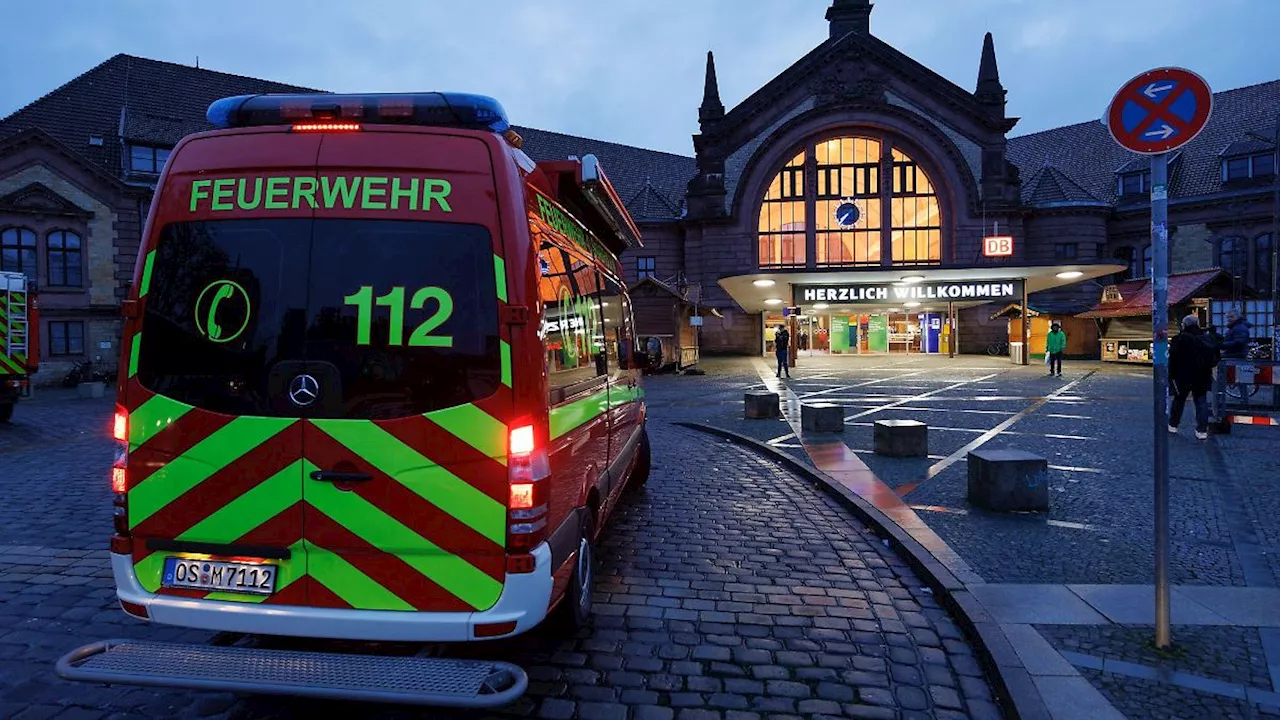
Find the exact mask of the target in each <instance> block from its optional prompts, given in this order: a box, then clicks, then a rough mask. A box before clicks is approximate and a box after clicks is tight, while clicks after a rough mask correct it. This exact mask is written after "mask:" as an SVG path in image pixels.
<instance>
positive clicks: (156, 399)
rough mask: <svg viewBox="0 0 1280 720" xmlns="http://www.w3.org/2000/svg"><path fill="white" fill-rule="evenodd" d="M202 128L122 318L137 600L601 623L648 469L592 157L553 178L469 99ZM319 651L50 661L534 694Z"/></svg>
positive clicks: (148, 676) (312, 682)
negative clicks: (618, 534) (615, 532)
mask: <svg viewBox="0 0 1280 720" xmlns="http://www.w3.org/2000/svg"><path fill="white" fill-rule="evenodd" d="M209 119H210V121H211V122H212V123H213V124H214V125H215V127H217V128H218V129H216V130H213V131H210V132H203V133H198V134H195V135H191V136H189V137H187V138H185V139H184V140H182V142H180V143H179V144H178V146H177V147H176V148H175V149H174V150H173V153H172V154H171V155H170V157H169V161H168V163H167V165H166V167H165V170H164V172H163V175H162V177H161V179H160V183H159V187H158V191H157V195H156V198H155V201H154V203H153V205H152V207H151V211H150V215H149V217H148V219H147V224H146V230H145V241H144V243H143V247H142V251H141V253H140V257H139V261H138V265H137V269H136V270H135V274H134V282H133V286H132V289H131V292H130V295H129V298H128V300H127V301H126V303H125V307H124V315H125V335H124V342H123V343H122V344H123V356H122V362H121V363H120V366H121V370H120V377H119V384H118V388H117V393H118V408H117V411H116V415H115V421H114V435H115V439H116V440H117V441H118V442H119V452H118V456H117V459H116V461H115V464H114V468H113V469H112V471H111V472H112V475H111V486H112V491H113V493H114V496H115V517H114V531H115V532H114V534H113V535H112V537H111V563H112V567H113V570H114V575H115V581H116V585H117V593H118V596H119V601H120V604H121V606H122V607H123V609H124V611H125V612H127V613H129V614H130V615H133V616H135V617H138V618H142V619H146V620H149V621H151V622H155V623H162V624H168V625H177V626H183V627H189V628H202V629H208V630H215V631H223V632H225V633H240V634H245V635H248V636H251V637H252V636H259V635H272V636H291V637H308V638H326V639H339V640H359V641H393V642H409V643H462V642H471V641H477V640H488V639H493V638H503V637H509V636H513V635H517V634H520V633H524V632H526V631H528V630H529V629H531V628H533V627H534V626H537V625H539V624H540V623H542V622H543V621H544V619H547V618H548V616H549V615H553V614H555V613H559V614H560V615H561V618H562V619H563V620H564V621H566V623H567V625H568V626H569V627H571V628H572V627H576V626H581V625H582V624H584V623H586V622H587V621H588V619H589V615H590V612H591V586H592V567H593V547H594V545H595V543H596V540H597V538H598V537H599V535H600V533H601V529H602V528H603V527H604V526H605V524H606V521H607V519H608V518H609V515H610V512H611V511H612V510H613V508H614V507H615V505H616V504H617V502H618V500H619V496H620V493H621V492H622V490H623V489H624V487H625V486H626V485H628V483H629V482H630V483H642V482H644V480H645V479H646V478H647V475H648V472H649V443H648V438H647V434H646V432H645V427H644V423H645V406H644V402H643V395H644V394H643V390H642V389H641V387H640V371H641V369H642V368H641V367H640V365H641V364H643V363H644V361H645V355H644V353H642V352H639V351H638V348H637V346H636V342H635V336H634V332H633V330H632V326H633V321H632V312H631V305H630V301H629V299H628V296H627V292H626V289H625V286H624V284H623V280H622V272H621V269H620V267H619V264H618V255H619V254H620V253H621V252H622V251H623V250H624V249H626V248H629V247H637V246H639V244H640V237H639V231H638V230H637V228H636V226H635V224H634V223H633V222H632V220H631V218H630V217H629V215H628V214H627V212H626V210H625V208H624V206H623V204H622V203H621V202H620V200H619V198H618V196H617V194H616V192H615V190H614V189H613V187H612V185H611V184H610V182H609V180H608V179H607V178H606V176H605V174H604V172H603V170H602V169H601V167H600V164H599V162H597V160H596V158H595V157H593V156H590V155H588V156H585V157H582V158H569V159H565V160H562V161H556V162H542V163H534V162H533V161H531V160H530V159H529V157H528V156H527V155H526V154H525V153H524V152H523V151H521V150H520V144H521V140H520V138H519V136H518V135H517V134H515V133H514V131H512V130H511V128H510V126H509V124H508V121H507V118H506V115H505V112H504V111H503V109H502V107H501V106H500V105H499V104H498V103H497V102H496V101H494V100H493V99H491V98H487V97H483V96H476V95H465V94H448V93H421V94H371V95H328V94H314V95H257V96H239V97H234V98H227V99H224V100H220V101H218V102H216V103H214V104H213V105H211V106H210V108H209ZM296 654H297V653H294V655H296ZM306 657H307V663H306V667H307V668H309V670H308V671H307V672H306V673H300V672H299V670H298V668H299V665H298V663H297V662H295V660H296V658H294V657H293V655H291V654H290V653H288V652H284V651H280V650H264V649H262V648H260V647H248V648H246V647H239V646H230V647H221V646H218V647H215V646H208V647H204V646H197V647H192V646H172V645H163V644H158V643H146V642H134V641H117V640H112V641H104V642H99V643H94V644H92V645H88V646H85V647H83V648H80V649H78V650H76V651H74V652H72V653H69V654H68V655H67V656H65V657H64V658H63V659H62V660H61V661H60V662H59V666H58V670H59V673H60V674H62V675H63V676H64V677H68V678H71V679H77V680H86V681H95V682H113V683H134V684H150V685H171V686H182V687H203V688H221V689H229V690H244V691H249V692H269V693H285V694H299V695H311V696H323V697H342V698H347V699H368V700H378V701H391V702H407V703H422V704H436V705H453V706H484V705H496V704H501V703H504V702H508V701H510V700H511V699H514V697H517V696H518V695H519V694H521V693H522V692H523V691H524V688H525V686H526V684H527V680H526V678H525V675H524V673H523V671H522V670H520V669H519V668H518V667H515V666H514V665H511V664H509V663H503V662H487V661H486V662H481V661H460V660H444V659H440V658H426V657H411V658H403V657H397V658H394V659H392V658H391V657H389V656H387V657H373V658H371V657H370V656H367V655H343V654H340V653H319V654H317V653H308V654H307V656H306ZM369 663H383V665H381V666H376V667H374V666H370V665H369ZM370 670H375V671H378V672H374V673H372V674H371V673H370ZM382 670H385V672H382ZM423 687H434V688H436V689H435V690H432V691H430V692H424V691H423V690H422V688H423Z"/></svg>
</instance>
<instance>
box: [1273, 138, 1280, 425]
mask: <svg viewBox="0 0 1280 720" xmlns="http://www.w3.org/2000/svg"><path fill="white" fill-rule="evenodd" d="M1272 167H1273V168H1274V169H1275V171H1276V181H1275V185H1276V192H1275V196H1276V207H1275V215H1274V216H1273V218H1272V222H1273V227H1272V229H1271V359H1272V360H1280V115H1278V116H1276V159H1275V161H1274V165H1273V166H1272ZM1272 392H1273V393H1274V392H1275V390H1274V389H1272ZM1276 400H1280V398H1276V399H1275V400H1273V402H1272V404H1273V405H1277V404H1280V402H1276Z"/></svg>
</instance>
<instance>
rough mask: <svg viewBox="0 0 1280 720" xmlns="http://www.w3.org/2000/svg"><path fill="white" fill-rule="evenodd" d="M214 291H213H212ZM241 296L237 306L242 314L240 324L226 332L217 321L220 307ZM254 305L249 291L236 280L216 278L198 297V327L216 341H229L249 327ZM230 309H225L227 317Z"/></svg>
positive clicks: (196, 309)
mask: <svg viewBox="0 0 1280 720" xmlns="http://www.w3.org/2000/svg"><path fill="white" fill-rule="evenodd" d="M210 291H212V293H211V292H210ZM237 296H239V299H240V300H241V302H240V303H238V305H239V307H238V308H236V309H237V310H238V311H239V312H240V314H241V315H242V317H241V321H240V325H239V327H237V328H236V329H235V330H234V331H233V332H231V333H224V329H223V327H222V326H221V325H219V324H218V322H217V316H218V309H219V307H220V306H221V305H222V304H223V303H224V302H226V301H228V300H232V299H233V298H236V297H237ZM252 309H253V308H252V306H251V305H250V303H249V293H247V292H245V289H244V288H243V287H241V285H240V284H239V283H237V282H235V281H234V280H215V281H213V282H211V283H209V284H208V285H206V286H205V288H204V290H201V291H200V296H199V297H198V298H196V307H195V315H196V329H198V330H199V331H200V333H201V334H202V335H204V336H205V337H206V338H208V339H209V340H211V341H212V342H216V343H227V342H231V341H232V340H235V339H236V338H238V337H240V335H241V334H242V333H243V332H244V331H245V329H246V328H248V327H249V316H250V314H251V313H252ZM228 314H231V313H230V311H224V312H223V317H224V318H225V317H226V316H227V315H228Z"/></svg>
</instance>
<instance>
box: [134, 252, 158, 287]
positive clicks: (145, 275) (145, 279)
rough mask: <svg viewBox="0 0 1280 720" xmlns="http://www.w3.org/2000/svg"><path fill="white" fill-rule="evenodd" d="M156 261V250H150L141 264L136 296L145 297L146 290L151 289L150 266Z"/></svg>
mask: <svg viewBox="0 0 1280 720" xmlns="http://www.w3.org/2000/svg"><path fill="white" fill-rule="evenodd" d="M155 262H156V251H155V250H152V251H151V252H149V253H147V259H146V261H145V262H144V263H143V265H142V282H141V283H140V284H139V285H138V297H140V298H142V297H146V296H147V292H148V291H149V290H151V267H152V266H153V265H155Z"/></svg>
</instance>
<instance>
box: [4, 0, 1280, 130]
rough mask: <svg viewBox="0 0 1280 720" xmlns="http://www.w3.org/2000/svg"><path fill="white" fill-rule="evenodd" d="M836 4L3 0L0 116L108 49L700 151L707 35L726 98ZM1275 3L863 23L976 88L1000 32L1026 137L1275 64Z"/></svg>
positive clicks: (952, 7) (1199, 1)
mask: <svg viewBox="0 0 1280 720" xmlns="http://www.w3.org/2000/svg"><path fill="white" fill-rule="evenodd" d="M829 4H830V2H829V0H612V1H608V0H465V1H458V0H307V1H305V2H287V1H276V0H217V1H215V2H189V1H187V0H110V1H108V0H0V6H3V7H2V9H0V14H3V16H4V18H5V30H6V31H5V33H4V41H3V42H0V116H4V115H8V114H9V113H11V112H13V111H14V110H16V109H18V108H19V107H21V106H23V105H25V104H26V103H28V102H31V101H32V100H34V99H36V98H37V97H39V96H40V95H43V94H45V93H47V92H49V91H51V90H53V89H54V88H56V87H57V86H58V85H60V84H62V83H64V82H66V81H68V80H70V79H72V78H73V77H75V76H76V75H78V74H80V73H82V72H84V71H85V70H87V69H89V68H90V67H92V66H93V65H96V64H98V63H100V62H102V61H103V60H105V59H106V58H108V57H110V56H111V55H113V54H115V53H121V52H124V53H130V54H134V55H140V56H145V57H150V58H155V59H159V60H167V61H171V62H180V63H186V64H194V63H195V61H196V56H197V55H199V58H200V66H201V67H206V68H210V69H215V70H220V71H223V72H230V73H237V74H241V75H250V76H255V77H261V78H269V79H272V80H278V81H282V82H289V83H294V84H298V85H304V86H308V87H316V88H320V89H324V90H333V91H353V92H354V91H407V90H457V91H471V92H480V93H485V94H489V95H493V96H495V97H497V98H498V99H499V100H500V101H501V102H502V103H503V105H504V106H505V107H506V108H507V111H508V112H509V113H510V115H511V117H512V121H513V122H515V123H516V124H519V125H526V126H530V127H537V128H543V129H547V130H556V131H560V132H566V133H571V134H576V135H585V136H588V137H595V138H601V139H605V140H613V141H616V142H622V143H627V144H631V145H637V146H640V147H647V148H653V149H658V150H667V151H671V152H677V153H681V154H685V155H692V154H693V149H692V143H691V141H690V135H691V134H692V133H693V132H696V130H697V106H698V104H699V102H700V100H701V93H702V73H703V67H704V63H705V54H706V51H707V50H709V49H710V50H714V51H715V53H716V65H717V68H718V71H719V77H720V90H721V97H722V99H723V100H724V103H725V105H726V106H728V107H732V106H733V105H735V104H736V103H738V102H739V101H741V100H742V99H743V98H745V97H747V96H748V95H749V94H751V93H752V92H754V91H755V90H756V89H758V88H759V87H760V86H761V85H763V84H764V83H765V82H767V81H768V80H769V79H770V78H772V77H773V76H774V75H776V74H777V73H779V72H780V71H782V70H783V69H784V68H786V67H787V66H788V65H790V64H791V63H793V62H795V61H796V60H797V59H799V58H800V57H801V56H802V55H804V54H805V53H806V52H808V51H809V50H811V49H812V48H813V47H814V46H816V45H817V44H819V43H820V42H822V40H823V39H825V38H826V36H827V23H826V20H825V19H824V18H823V13H824V11H825V8H826V7H827V6H828V5H829ZM1277 27H1280V0H1139V1H1131V0H878V2H877V3H876V9H875V12H874V13H873V15H872V32H873V33H875V34H876V35H877V36H878V37H880V38H881V39H883V40H885V41H887V42H889V43H890V44H892V45H894V46H896V47H897V48H899V49H900V50H902V51H903V52H905V53H906V54H908V55H910V56H912V57H914V58H916V59H917V60H919V61H920V62H922V63H924V64H925V65H927V66H929V67H930V68H932V69H933V70H934V71H936V72H938V73H940V74H941V75H943V76H944V77H946V78H948V79H949V80H951V81H952V82H955V83H956V84H958V85H960V86H961V87H963V88H965V89H966V90H969V91H972V90H973V87H974V84H975V82H976V78H977V71H978V59H979V55H980V53H981V49H982V34H983V33H984V32H986V31H988V30H989V31H991V32H992V33H994V34H995V40H996V52H997V55H998V57H999V61H1000V72H1001V78H1002V79H1003V81H1004V84H1005V87H1007V88H1008V89H1009V113H1010V115H1013V116H1019V117H1022V118H1023V120H1022V122H1020V123H1019V125H1018V127H1017V128H1015V130H1014V132H1013V134H1014V135H1019V134H1025V133H1028V132H1034V131H1037V130H1043V129H1047V128H1051V127H1055V126H1058V125H1064V124H1070V123H1074V122H1081V121H1086V120H1093V119H1095V118H1097V117H1099V116H1100V115H1101V114H1102V112H1103V110H1104V109H1105V107H1106V104H1107V102H1108V101H1109V100H1110V98H1111V95H1112V93H1113V92H1114V91H1115V90H1116V89H1117V88H1118V87H1119V86H1120V85H1121V84H1122V83H1123V82H1124V81H1125V80H1128V79H1129V78H1130V77H1132V76H1134V75H1136V74H1138V73H1139V72H1141V71H1143V70H1146V69H1148V68H1150V67H1154V66H1158V65H1181V66H1184V67H1188V68H1190V69H1192V70H1195V71H1196V72H1199V73H1200V74H1201V75H1203V76H1204V77H1205V78H1206V79H1207V80H1208V81H1209V83H1210V85H1211V86H1213V88H1214V89H1215V90H1225V89H1229V88H1234V87H1240V86H1244V85H1251V84H1255V83H1259V82H1265V81H1269V80H1275V79H1278V78H1280V43H1276V42H1274V34H1275V29H1276V28H1277Z"/></svg>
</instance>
